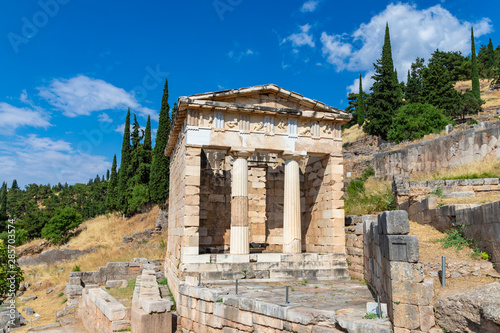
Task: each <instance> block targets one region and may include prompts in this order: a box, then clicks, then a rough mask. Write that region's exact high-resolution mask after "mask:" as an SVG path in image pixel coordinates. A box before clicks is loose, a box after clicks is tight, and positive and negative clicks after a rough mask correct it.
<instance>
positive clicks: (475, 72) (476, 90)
mask: <svg viewBox="0 0 500 333" xmlns="http://www.w3.org/2000/svg"><path fill="white" fill-rule="evenodd" d="M470 34H471V37H470V39H471V63H472V94H473V95H474V97H475V98H476V99H477V100H480V99H481V90H480V87H479V69H478V67H477V59H476V46H475V43H474V28H472V27H471V28H470Z"/></svg>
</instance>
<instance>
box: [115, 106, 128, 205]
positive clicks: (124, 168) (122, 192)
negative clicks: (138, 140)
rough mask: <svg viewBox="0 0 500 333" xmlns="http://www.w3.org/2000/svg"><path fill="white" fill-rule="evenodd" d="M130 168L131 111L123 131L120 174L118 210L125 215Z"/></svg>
mask: <svg viewBox="0 0 500 333" xmlns="http://www.w3.org/2000/svg"><path fill="white" fill-rule="evenodd" d="M129 166H130V109H129V110H128V112H127V118H126V119H125V129H124V131H123V142H122V158H121V163H120V171H119V174H118V195H119V198H118V204H117V206H118V207H117V208H118V209H120V210H121V211H122V212H123V213H126V212H127V206H128V180H129V178H130V174H129Z"/></svg>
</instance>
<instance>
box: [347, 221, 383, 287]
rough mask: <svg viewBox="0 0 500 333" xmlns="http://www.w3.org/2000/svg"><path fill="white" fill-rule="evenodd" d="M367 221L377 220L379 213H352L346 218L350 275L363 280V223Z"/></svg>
mask: <svg viewBox="0 0 500 333" xmlns="http://www.w3.org/2000/svg"><path fill="white" fill-rule="evenodd" d="M365 221H377V215H364V216H355V215H350V216H346V218H345V234H346V235H345V246H346V253H347V267H348V270H349V276H350V277H352V278H354V279H362V280H363V279H364V278H365V276H364V257H363V247H364V242H363V223H364V222H365ZM367 223H368V222H367Z"/></svg>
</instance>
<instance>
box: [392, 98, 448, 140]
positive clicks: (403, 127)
mask: <svg viewBox="0 0 500 333" xmlns="http://www.w3.org/2000/svg"><path fill="white" fill-rule="evenodd" d="M449 123H451V119H450V118H448V117H446V116H445V115H444V113H443V111H442V110H441V109H438V108H436V107H435V106H433V105H430V104H421V103H411V104H407V105H404V106H402V107H400V108H399V109H398V110H397V111H396V114H395V115H394V118H393V120H392V125H391V128H390V130H389V133H388V135H387V138H388V139H389V140H392V141H395V142H396V143H399V142H401V141H403V140H415V139H418V138H421V137H423V136H424V135H427V134H430V133H438V132H440V131H442V130H443V129H444V128H445V127H446V125H448V124H449Z"/></svg>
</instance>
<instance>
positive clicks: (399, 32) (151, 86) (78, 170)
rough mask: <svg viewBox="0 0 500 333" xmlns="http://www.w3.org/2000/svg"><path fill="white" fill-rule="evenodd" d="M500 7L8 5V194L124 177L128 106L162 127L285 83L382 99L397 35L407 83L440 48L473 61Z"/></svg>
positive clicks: (460, 2)
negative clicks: (386, 38) (234, 92)
mask: <svg viewBox="0 0 500 333" xmlns="http://www.w3.org/2000/svg"><path fill="white" fill-rule="evenodd" d="M499 13H500V4H498V2H497V1H481V4H480V5H474V4H473V1H470V0H467V1H465V0H454V1H449V0H446V1H431V0H425V1H414V2H384V1H365V0H360V1H356V2H349V1H331V0H288V1H261V0H253V1H250V0H215V1H214V0H210V1H203V0H183V1H165V0H163V1H160V0H150V1H142V2H139V1H129V0H122V1H119V2H118V1H94V0H87V1H81V0H80V1H79V0H41V1H8V2H7V1H5V2H2V4H0V22H1V23H0V52H1V54H2V61H1V62H0V73H1V80H0V181H7V182H8V184H9V186H10V184H11V182H12V180H13V179H14V178H16V179H17V180H18V182H19V183H20V185H26V184H29V183H38V184H40V183H44V184H46V183H48V182H50V183H51V184H56V183H57V182H62V183H64V182H68V183H69V184H73V183H76V182H87V180H88V179H89V178H91V177H92V178H93V177H95V175H96V174H100V175H102V174H104V173H105V172H106V170H107V169H108V168H110V167H111V161H112V158H113V154H115V153H116V154H118V158H119V157H120V156H119V151H120V148H121V140H122V131H123V122H124V118H125V114H126V110H127V108H128V107H130V108H131V109H132V112H134V113H136V114H137V116H138V120H139V123H140V124H141V125H142V126H145V123H146V117H147V116H148V115H151V116H152V118H153V119H154V120H153V122H152V127H153V128H154V129H155V128H156V127H157V125H158V124H157V122H156V120H157V116H158V112H159V107H160V102H161V96H162V90H163V84H164V81H165V78H166V77H168V80H169V86H170V89H169V90H170V104H171V105H173V103H174V101H175V100H177V98H178V97H179V96H186V95H191V94H196V93H202V92H208V91H217V90H222V89H231V88H240V87H247V86H252V85H259V84H266V83H275V84H277V85H279V86H282V87H284V88H286V89H289V90H293V91H296V92H298V93H300V94H303V95H305V96H307V97H310V98H313V99H317V100H320V101H322V102H325V103H327V104H329V105H332V106H335V107H339V108H345V107H346V97H347V94H348V92H350V91H356V90H357V86H358V81H357V78H358V77H359V74H362V76H363V77H364V79H363V84H364V87H365V88H367V87H369V86H370V77H371V75H372V70H373V65H372V64H373V62H374V61H375V60H376V59H377V58H379V57H380V54H381V47H382V43H383V32H384V28H385V22H389V25H390V28H391V39H392V47H393V48H392V50H393V57H394V63H395V66H396V68H397V70H398V73H399V75H400V80H404V79H405V78H406V71H407V69H408V68H409V66H410V64H411V62H412V61H413V60H415V58H416V57H417V56H418V57H424V58H426V59H428V58H429V56H430V54H431V53H432V52H433V51H434V50H435V49H437V48H439V49H440V50H444V51H448V50H454V51H461V52H462V53H463V54H466V55H467V54H469V53H470V39H469V36H470V35H469V29H470V27H471V25H473V26H474V30H475V34H476V45H477V48H479V45H481V44H486V43H487V42H488V38H489V37H491V38H492V40H493V43H494V45H495V46H496V45H498V44H500V36H498V33H497V32H496V31H495V30H496V29H495V28H496V25H497V24H499V23H498V22H499V17H498V16H499Z"/></svg>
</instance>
